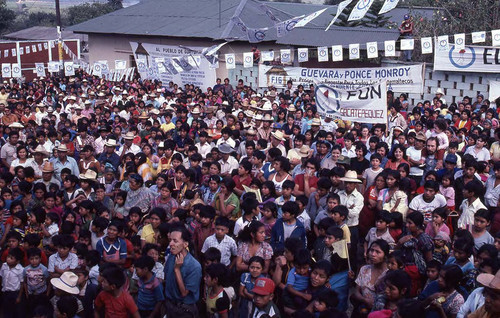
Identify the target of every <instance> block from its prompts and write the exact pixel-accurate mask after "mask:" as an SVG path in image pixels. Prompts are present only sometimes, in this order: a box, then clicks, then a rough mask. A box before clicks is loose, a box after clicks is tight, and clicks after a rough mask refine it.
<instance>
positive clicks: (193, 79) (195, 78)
mask: <svg viewBox="0 0 500 318" xmlns="http://www.w3.org/2000/svg"><path fill="white" fill-rule="evenodd" d="M130 46H131V47H132V51H133V52H134V57H135V60H136V61H138V60H144V61H146V63H147V66H148V67H149V68H154V70H153V71H154V72H152V73H154V74H156V75H157V76H158V77H159V78H158V79H159V80H161V81H162V82H163V83H165V84H166V83H168V82H170V81H173V82H174V83H177V84H179V86H180V84H182V85H185V84H193V85H195V86H199V87H201V88H202V89H203V90H206V89H207V87H212V86H213V83H215V79H216V74H215V71H216V70H215V69H213V68H210V63H209V62H208V60H207V59H205V58H201V56H200V55H196V54H197V53H193V51H190V50H188V49H184V48H180V47H178V46H174V45H159V44H152V43H137V42H130ZM190 49H192V50H195V51H199V52H201V51H202V50H203V49H204V48H203V47H190ZM157 59H160V60H162V61H164V62H162V63H163V64H164V65H163V67H161V70H162V71H163V70H165V71H164V72H159V71H158V70H159V68H158V66H157V63H156V61H157ZM137 69H138V71H139V73H140V75H141V77H142V78H150V76H148V74H149V73H151V70H147V71H146V72H142V71H141V66H139V65H138V67H137ZM142 70H144V69H143V68H142Z"/></svg>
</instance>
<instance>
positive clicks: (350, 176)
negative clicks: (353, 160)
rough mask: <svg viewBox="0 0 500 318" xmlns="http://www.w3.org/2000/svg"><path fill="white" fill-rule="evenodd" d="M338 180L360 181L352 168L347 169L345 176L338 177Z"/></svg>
mask: <svg viewBox="0 0 500 318" xmlns="http://www.w3.org/2000/svg"><path fill="white" fill-rule="evenodd" d="M340 180H342V181H344V182H354V183H361V180H359V179H358V174H357V173H356V171H354V170H349V171H347V172H346V173H345V177H343V178H340Z"/></svg>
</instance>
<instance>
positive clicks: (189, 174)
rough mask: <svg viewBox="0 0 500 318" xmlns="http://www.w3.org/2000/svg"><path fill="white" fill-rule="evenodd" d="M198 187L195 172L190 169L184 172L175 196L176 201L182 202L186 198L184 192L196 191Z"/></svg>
mask: <svg viewBox="0 0 500 318" xmlns="http://www.w3.org/2000/svg"><path fill="white" fill-rule="evenodd" d="M197 189H198V187H197V184H196V171H195V170H194V169H192V168H190V169H187V170H185V171H184V179H183V183H182V185H181V188H180V190H179V194H178V195H177V201H178V202H179V203H180V202H182V200H184V197H185V196H186V191H195V192H196V191H197Z"/></svg>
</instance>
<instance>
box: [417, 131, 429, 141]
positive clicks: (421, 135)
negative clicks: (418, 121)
mask: <svg viewBox="0 0 500 318" xmlns="http://www.w3.org/2000/svg"><path fill="white" fill-rule="evenodd" d="M415 140H420V141H423V142H425V140H426V138H425V134H424V133H423V132H421V131H419V132H418V134H417V135H416V136H415Z"/></svg>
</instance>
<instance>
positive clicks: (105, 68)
mask: <svg viewBox="0 0 500 318" xmlns="http://www.w3.org/2000/svg"><path fill="white" fill-rule="evenodd" d="M99 63H101V73H102V74H103V75H107V74H108V73H109V68H108V61H106V60H104V61H99Z"/></svg>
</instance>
